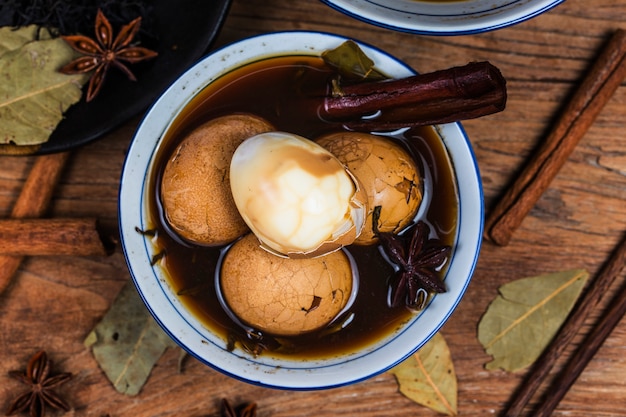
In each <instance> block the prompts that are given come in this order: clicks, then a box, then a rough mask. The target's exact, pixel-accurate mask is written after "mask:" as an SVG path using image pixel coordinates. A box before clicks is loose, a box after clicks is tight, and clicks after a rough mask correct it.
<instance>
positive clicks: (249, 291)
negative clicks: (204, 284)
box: [220, 234, 354, 335]
mask: <svg viewBox="0 0 626 417" xmlns="http://www.w3.org/2000/svg"><path fill="white" fill-rule="evenodd" d="M353 282H354V278H353V268H352V264H351V262H350V259H349V258H348V256H347V255H346V254H345V252H343V251H336V252H332V253H329V254H328V255H324V256H320V257H317V258H303V259H289V258H283V257H279V256H275V255H273V254H271V253H269V252H268V251H266V250H264V249H261V248H260V246H259V240H258V239H257V237H256V236H254V235H253V234H248V235H246V236H244V237H243V238H241V239H240V240H238V241H237V242H235V243H234V244H233V246H232V247H230V249H229V250H228V251H227V252H226V255H225V257H224V260H223V262H222V268H221V270H220V289H221V293H222V296H223V299H224V302H225V303H226V305H227V306H228V308H229V309H230V310H231V311H232V312H233V313H234V315H235V316H236V317H237V318H239V320H241V321H242V322H244V323H246V324H248V325H250V326H252V327H253V328H255V329H258V330H262V331H265V332H269V333H271V334H274V335H297V334H302V333H306V332H310V331H313V330H317V329H319V328H322V327H324V326H326V325H328V324H329V323H330V322H331V321H332V320H333V319H335V318H336V317H337V316H338V315H339V314H340V313H341V312H342V311H343V309H344V308H345V307H346V305H347V303H348V302H349V300H350V297H351V294H352V291H353V289H354V288H353Z"/></svg>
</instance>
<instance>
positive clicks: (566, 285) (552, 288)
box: [478, 269, 589, 372]
mask: <svg viewBox="0 0 626 417" xmlns="http://www.w3.org/2000/svg"><path fill="white" fill-rule="evenodd" d="M588 278H589V274H588V273H587V272H586V271H585V270H583V269H573V270H569V271H562V272H557V273H551V274H545V275H540V276H536V277H529V278H523V279H519V280H516V281H512V282H510V283H507V284H504V285H502V286H501V287H500V288H499V289H498V292H499V295H498V296H497V297H496V298H495V299H494V300H493V301H492V302H491V304H490V305H489V307H488V308H487V311H486V312H485V314H484V315H483V317H482V318H481V320H480V323H479V324H478V340H479V341H480V343H481V344H482V345H483V347H484V348H485V351H486V352H487V353H488V354H490V355H491V356H493V360H492V361H491V362H488V363H487V364H486V365H485V367H486V368H487V369H489V370H493V369H498V368H501V369H504V370H505V371H510V372H514V371H517V370H520V369H523V368H525V367H527V366H529V365H531V364H532V363H533V362H535V361H536V360H537V358H538V357H539V355H541V352H543V350H544V349H545V348H546V347H547V346H548V344H549V343H550V341H551V340H552V338H553V337H554V335H555V334H556V332H557V331H558V330H559V328H560V327H561V325H562V324H563V322H564V321H565V319H566V318H567V316H568V315H569V312H570V311H571V309H572V308H573V307H574V304H575V303H576V300H577V299H578V297H579V295H580V292H581V291H582V289H583V288H584V286H585V284H586V282H587V279H588Z"/></svg>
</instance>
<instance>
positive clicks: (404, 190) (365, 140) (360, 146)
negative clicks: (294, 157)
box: [316, 132, 422, 245]
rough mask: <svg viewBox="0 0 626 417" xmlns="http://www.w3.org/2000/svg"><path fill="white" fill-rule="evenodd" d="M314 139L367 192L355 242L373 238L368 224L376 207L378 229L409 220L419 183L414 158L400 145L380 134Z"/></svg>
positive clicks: (393, 229) (342, 134) (392, 228)
mask: <svg viewBox="0 0 626 417" xmlns="http://www.w3.org/2000/svg"><path fill="white" fill-rule="evenodd" d="M316 142H317V143H319V144H320V145H322V146H323V147H324V148H326V149H328V150H329V151H330V152H331V153H332V154H333V155H335V156H336V157H337V159H339V160H340V161H341V162H342V163H343V164H345V165H346V166H347V167H348V169H349V170H350V172H352V174H354V176H355V177H356V178H357V179H358V180H359V182H360V183H361V184H362V186H363V188H364V190H365V192H366V194H367V197H368V210H369V211H368V215H367V220H366V222H365V227H364V228H363V231H362V232H361V235H360V236H359V237H358V238H357V239H356V240H355V241H354V243H355V244H358V245H370V244H373V243H375V242H376V241H377V238H376V237H375V235H374V231H373V225H372V213H373V210H374V209H375V207H377V206H380V208H381V210H380V217H379V220H378V230H379V231H381V232H391V233H397V232H399V231H401V230H402V229H403V228H404V227H406V226H407V225H408V224H409V223H410V222H411V221H412V220H413V218H414V217H415V214H416V213H417V209H418V207H419V205H420V203H421V201H422V182H421V179H420V176H419V170H418V168H417V166H416V164H415V161H414V159H413V158H412V157H411V155H410V154H409V153H408V152H407V151H406V150H405V149H404V148H403V147H402V146H401V145H399V144H398V143H396V142H394V141H393V140H392V139H390V138H387V137H384V136H377V135H372V134H369V133H361V132H339V133H332V134H329V135H326V136H323V137H321V138H319V139H317V140H316Z"/></svg>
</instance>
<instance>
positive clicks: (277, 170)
mask: <svg viewBox="0 0 626 417" xmlns="http://www.w3.org/2000/svg"><path fill="white" fill-rule="evenodd" d="M230 178H231V189H232V194H233V198H234V201H235V204H236V206H237V208H238V210H239V213H240V214H241V216H242V217H243V219H244V221H245V222H246V223H247V224H248V226H249V227H250V229H251V230H252V232H253V233H254V234H255V235H256V236H257V237H258V238H259V240H260V241H261V245H262V247H263V248H265V249H266V250H268V251H271V252H272V253H274V254H276V255H279V256H286V257H290V258H304V257H315V256H321V255H324V254H327V253H329V252H332V251H336V250H338V249H340V248H341V247H342V246H346V245H349V244H351V243H352V242H353V241H354V240H355V239H356V238H357V237H358V235H359V234H360V233H361V230H362V229H363V226H364V224H365V218H366V215H367V196H366V194H365V193H364V192H363V190H362V187H361V186H360V184H359V182H358V180H357V179H356V178H355V177H354V176H353V175H352V173H350V172H349V171H348V170H347V169H346V167H345V166H344V165H343V164H342V163H341V162H339V160H338V159H337V158H336V157H335V156H333V155H332V154H331V153H330V152H328V151H327V150H326V149H324V148H322V147H321V146H319V145H317V144H316V143H315V142H313V141H311V140H309V139H306V138H303V137H301V136H298V135H294V134H291V133H285V132H267V133H261V134H259V135H256V136H253V137H251V138H249V139H247V140H246V141H244V142H243V143H242V144H241V145H240V146H239V147H238V148H237V150H236V151H235V154H234V155H233V158H232V162H231V168H230Z"/></svg>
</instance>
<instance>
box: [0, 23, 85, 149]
mask: <svg viewBox="0 0 626 417" xmlns="http://www.w3.org/2000/svg"><path fill="white" fill-rule="evenodd" d="M35 30H36V28H33V26H27V27H24V28H20V29H18V30H12V29H11V28H7V27H5V28H0V78H1V79H2V82H1V83H0V124H1V125H2V131H0V144H15V145H29V146H32V145H37V144H41V143H44V142H46V141H47V140H48V138H49V137H50V134H52V132H53V131H54V129H55V128H56V126H57V125H58V124H59V122H60V121H61V120H62V119H63V113H64V112H65V111H66V110H67V109H68V108H69V107H70V106H71V105H72V104H74V103H76V102H77V101H78V100H80V98H81V96H82V90H81V88H82V85H83V84H84V83H85V82H87V80H88V79H89V76H88V75H87V74H77V75H66V74H61V73H60V72H58V70H59V68H61V67H62V66H63V65H64V64H66V63H68V62H70V61H71V60H72V59H74V58H75V56H76V53H75V52H74V51H73V50H72V49H71V48H70V47H69V46H68V45H67V44H66V43H65V41H64V40H63V39H61V38H56V39H41V40H34V33H35ZM29 38H30V39H29Z"/></svg>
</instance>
